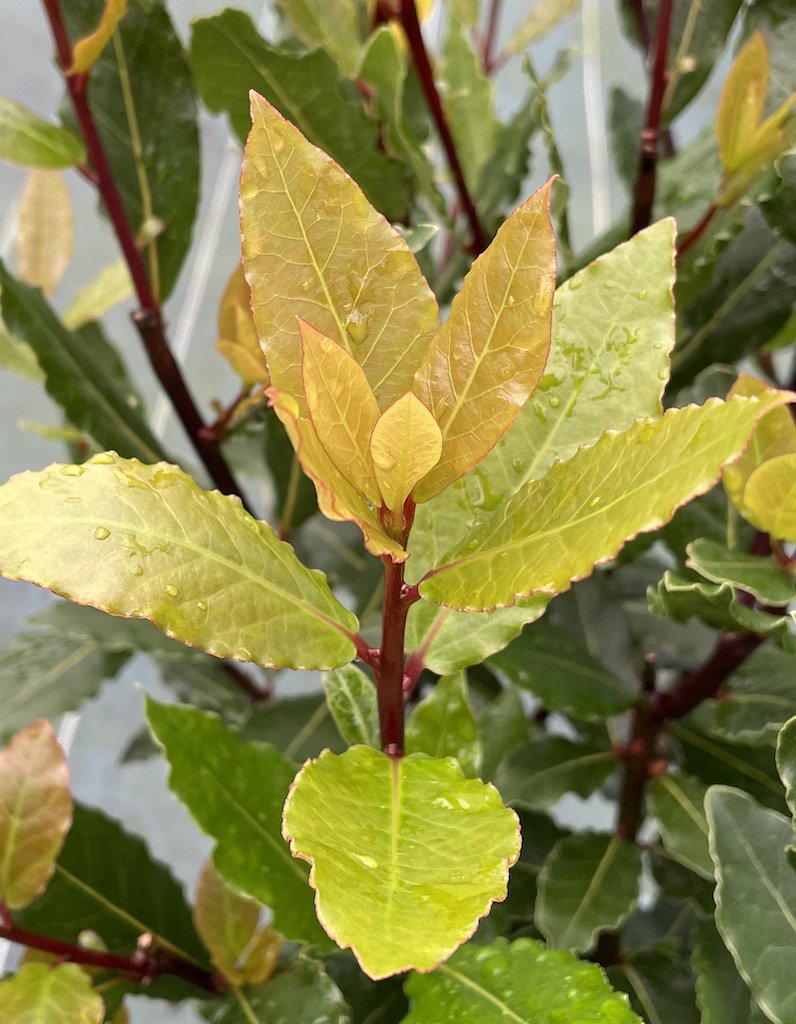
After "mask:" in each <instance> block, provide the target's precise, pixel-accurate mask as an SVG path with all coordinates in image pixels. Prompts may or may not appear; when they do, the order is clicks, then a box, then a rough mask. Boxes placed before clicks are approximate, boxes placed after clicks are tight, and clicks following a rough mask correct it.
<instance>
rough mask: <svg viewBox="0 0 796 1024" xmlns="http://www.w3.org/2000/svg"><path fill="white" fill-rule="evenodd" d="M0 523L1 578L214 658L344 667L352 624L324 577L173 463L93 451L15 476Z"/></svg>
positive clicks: (1, 492) (233, 502) (3, 499)
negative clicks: (155, 630)
mask: <svg viewBox="0 0 796 1024" xmlns="http://www.w3.org/2000/svg"><path fill="white" fill-rule="evenodd" d="M0 523H2V524H3V532H2V538H3V539H2V541H0V571H2V573H3V574H4V575H6V576H8V577H9V578H11V579H27V580H30V581H31V582H35V583H36V584H37V585H39V586H42V587H48V588H50V589H52V590H55V591H56V592H58V593H60V594H62V595H63V596H69V597H70V598H71V599H72V600H76V601H78V602H80V603H82V604H91V605H93V606H94V607H97V608H100V609H102V610H103V611H109V612H111V613H112V614H115V615H123V616H132V617H137V618H149V619H152V621H153V622H155V623H156V625H157V626H158V627H159V628H160V629H162V630H163V632H165V633H166V634H167V635H169V636H174V637H175V638H177V639H180V640H182V641H183V642H184V643H189V644H192V645H194V646H197V647H202V648H203V649H205V650H208V651H209V652H210V653H212V654H216V655H218V656H221V657H227V656H229V657H233V658H237V659H239V660H244V661H255V662H257V663H259V664H263V665H269V664H283V665H288V664H289V665H291V667H297V662H300V663H301V664H303V665H304V666H305V667H314V668H333V667H336V666H337V665H341V664H345V663H346V662H347V661H350V660H351V658H353V655H354V645H353V643H352V641H351V640H349V639H348V637H347V636H346V635H345V631H346V630H350V629H355V628H356V620H355V618H354V617H353V616H352V615H351V614H350V612H347V611H345V609H343V607H342V605H340V604H339V603H338V601H337V600H336V598H335V597H334V596H333V595H332V593H331V591H330V590H329V588H328V585H327V584H326V582H325V581H324V580H323V578H322V577H320V576H319V575H318V574H315V573H313V572H311V571H310V570H309V569H306V568H305V567H304V566H303V565H301V563H300V562H299V561H298V559H297V558H296V556H295V555H294V553H293V550H292V548H291V547H290V546H289V545H288V544H285V543H284V542H282V541H279V540H277V538H276V536H275V535H274V533H273V531H272V530H271V528H270V526H267V525H266V524H265V523H259V522H257V521H256V520H255V519H252V517H251V516H249V514H248V513H247V512H245V511H244V510H243V508H242V506H241V505H240V503H239V501H238V500H237V499H235V498H230V497H226V496H224V495H221V494H219V493H218V492H217V491H212V492H208V491H203V490H201V488H199V487H198V486H197V484H196V483H195V482H194V481H193V480H192V479H191V477H189V476H187V474H185V473H183V472H182V471H181V470H179V469H176V468H174V467H173V466H168V465H166V464H164V463H160V464H158V465H156V466H144V465H141V463H139V462H137V461H136V460H126V459H120V458H118V456H116V455H113V454H102V455H98V456H95V457H94V458H92V459H91V460H89V462H88V463H86V464H85V465H83V466H60V465H58V464H55V465H54V466H52V467H50V468H49V469H47V470H44V471H43V472H42V473H33V472H28V473H22V474H20V475H19V476H16V477H13V478H12V479H11V480H10V481H8V483H6V484H5V485H3V487H2V489H0ZM98 558H100V559H101V562H100V563H98V562H97V559H98ZM200 581H201V582H200ZM233 598H234V601H235V604H234V607H235V614H234V615H233V614H232V608H233V605H232V603H231V602H232V601H233ZM297 630H301V636H302V642H301V648H300V651H299V650H298V649H297V645H296V634H297Z"/></svg>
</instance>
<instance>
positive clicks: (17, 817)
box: [0, 719, 72, 910]
mask: <svg viewBox="0 0 796 1024" xmlns="http://www.w3.org/2000/svg"><path fill="white" fill-rule="evenodd" d="M71 824H72V796H71V793H70V792H69V770H68V768H67V766H66V758H65V757H64V752H63V751H62V750H61V748H60V747H59V746H58V742H57V741H56V739H55V733H54V732H53V727H52V726H51V725H50V723H49V722H47V721H45V720H44V719H39V721H37V722H34V723H33V724H32V725H29V726H28V727H27V728H26V729H23V730H22V731H21V732H18V733H17V734H16V735H15V736H14V737H13V738H12V739H11V742H10V743H9V744H8V746H7V747H6V748H5V749H4V750H2V751H0V905H2V904H5V906H7V907H9V908H10V909H11V910H17V909H18V908H20V907H24V906H26V905H27V904H28V903H30V902H31V900H33V899H34V898H35V897H36V896H38V895H39V893H40V892H42V891H43V890H44V888H45V887H46V886H47V883H48V882H49V881H50V878H51V877H52V874H53V871H54V870H55V858H56V857H57V856H58V851H59V850H60V849H61V845H62V843H63V841H64V837H65V836H66V834H67V832H68V831H69V827H70V825H71Z"/></svg>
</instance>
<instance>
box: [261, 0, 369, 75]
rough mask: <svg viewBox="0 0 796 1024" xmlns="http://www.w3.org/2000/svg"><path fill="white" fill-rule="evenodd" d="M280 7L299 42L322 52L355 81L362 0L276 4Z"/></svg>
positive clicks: (285, 0) (284, 1)
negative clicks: (329, 56) (329, 55)
mask: <svg viewBox="0 0 796 1024" xmlns="http://www.w3.org/2000/svg"><path fill="white" fill-rule="evenodd" d="M279 6H280V8H281V9H282V11H283V12H284V15H285V18H286V19H287V21H288V22H289V24H290V27H291V28H292V29H293V31H294V32H295V33H296V35H297V36H298V37H299V39H301V40H302V42H304V43H306V44H307V45H308V46H309V47H311V48H313V49H314V48H315V47H319V48H320V49H322V50H325V51H326V52H327V53H329V54H331V56H332V57H334V59H335V60H336V61H337V63H338V64H339V65H340V68H341V69H342V71H344V72H345V74H346V75H348V76H349V77H351V78H354V77H355V75H356V71H357V66H358V64H359V52H360V50H361V48H362V43H363V42H364V32H363V28H364V26H365V24H366V21H365V19H366V17H367V16H368V14H367V11H366V5H365V4H363V3H362V0H334V3H330V2H329V0H279Z"/></svg>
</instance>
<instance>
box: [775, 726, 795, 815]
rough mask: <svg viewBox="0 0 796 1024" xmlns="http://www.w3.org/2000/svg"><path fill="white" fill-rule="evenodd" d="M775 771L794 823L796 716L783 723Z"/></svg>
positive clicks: (778, 742) (778, 741) (778, 740)
mask: <svg viewBox="0 0 796 1024" xmlns="http://www.w3.org/2000/svg"><path fill="white" fill-rule="evenodd" d="M777 769H778V771H779V774H780V778H781V779H782V782H783V783H784V785H785V796H786V798H787V801H788V806H789V807H790V809H791V811H792V812H793V819H794V823H796V715H795V716H794V717H793V718H791V719H789V720H788V721H787V722H786V723H785V725H784V726H783V727H782V731H781V732H780V734H779V738H778V739H777Z"/></svg>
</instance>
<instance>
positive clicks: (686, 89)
mask: <svg viewBox="0 0 796 1024" xmlns="http://www.w3.org/2000/svg"><path fill="white" fill-rule="evenodd" d="M740 8H741V0H711V2H710V3H707V4H703V3H696V2H695V3H678V4H676V5H675V7H674V18H673V21H672V27H671V37H670V38H671V40H672V49H671V50H670V58H669V67H670V68H671V70H670V72H669V75H670V81H671V85H670V86H669V88H670V89H671V90H672V95H671V98H667V101H666V115H667V117H668V118H673V117H676V115H677V114H679V113H680V111H681V110H682V109H683V107H685V106H686V105H687V104H688V103H690V102H691V100H692V99H693V98H694V96H696V94H697V93H698V92H699V90H700V89H701V88H702V86H703V85H704V84H705V82H706V81H707V78H708V76H709V75H710V73H711V71H712V70H713V68H714V66H715V64H716V63H717V61H718V60H719V58H720V56H721V54H722V52H723V50H724V47H725V46H726V44H727V37H728V36H729V34H730V31H731V29H732V26H733V22H734V21H735V16H736V15H737V13H738V11H739V10H740Z"/></svg>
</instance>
